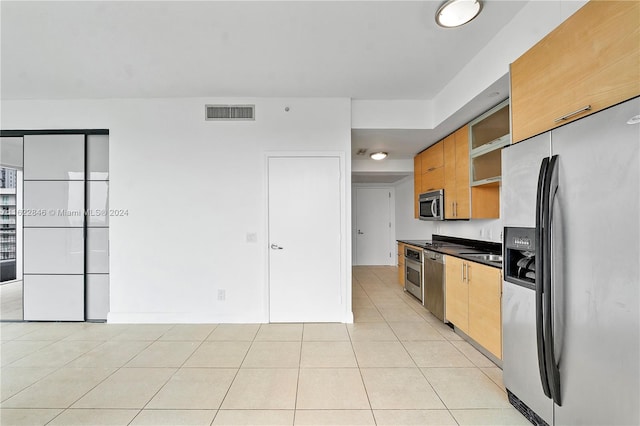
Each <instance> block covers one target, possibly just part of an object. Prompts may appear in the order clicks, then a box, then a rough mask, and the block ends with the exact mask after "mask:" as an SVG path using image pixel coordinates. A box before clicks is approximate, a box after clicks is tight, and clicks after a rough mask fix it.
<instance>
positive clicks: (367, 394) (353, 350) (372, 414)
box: [347, 322, 378, 425]
mask: <svg viewBox="0 0 640 426" xmlns="http://www.w3.org/2000/svg"><path fill="white" fill-rule="evenodd" d="M354 324H355V322H354ZM347 336H349V343H350V344H351V351H352V352H353V358H354V359H355V361H356V367H357V368H358V373H359V374H360V380H361V381H362V387H363V388H364V393H365V395H366V396H367V402H368V403H369V411H371V417H373V423H374V424H375V425H377V424H378V421H377V420H376V415H375V413H374V412H373V406H372V405H371V398H369V391H368V390H367V385H366V384H365V382H364V376H363V375H362V369H361V368H360V362H359V361H358V356H357V355H356V349H355V348H354V346H353V339H352V338H351V333H349V329H348V328H347Z"/></svg>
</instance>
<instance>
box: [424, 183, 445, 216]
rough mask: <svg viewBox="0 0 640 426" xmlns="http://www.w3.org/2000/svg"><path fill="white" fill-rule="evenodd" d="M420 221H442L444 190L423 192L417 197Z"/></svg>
mask: <svg viewBox="0 0 640 426" xmlns="http://www.w3.org/2000/svg"><path fill="white" fill-rule="evenodd" d="M418 202H419V205H420V216H419V219H420V220H444V190H442V189H439V190H437V191H431V192H425V193H424V194H420V196H419V197H418Z"/></svg>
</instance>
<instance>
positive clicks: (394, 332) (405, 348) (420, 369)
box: [374, 302, 473, 425]
mask: <svg viewBox="0 0 640 426" xmlns="http://www.w3.org/2000/svg"><path fill="white" fill-rule="evenodd" d="M405 303H406V302H405ZM374 304H375V302H374ZM407 305H408V304H407ZM409 307H410V306H409ZM410 308H411V307H410ZM411 309H413V308H411ZM384 319H385V323H386V324H387V326H388V327H389V328H390V329H391V332H392V333H393V334H394V335H395V336H396V338H397V339H398V341H399V342H400V344H401V345H402V347H403V348H404V350H405V352H407V355H409V358H411V361H413V363H414V365H415V367H416V368H417V369H418V371H419V372H420V375H421V376H422V377H424V379H425V381H426V382H427V384H428V385H429V388H431V390H432V391H433V393H434V394H435V395H436V396H437V397H438V400H440V402H441V403H442V405H443V407H445V409H446V410H447V412H448V413H449V415H450V416H451V418H452V419H453V421H454V422H456V424H458V425H459V423H458V421H457V420H456V418H455V417H454V416H453V413H451V411H450V410H449V407H448V406H447V404H445V402H444V401H443V399H442V397H441V396H440V394H439V393H438V391H437V390H436V389H435V388H434V387H433V385H432V384H431V382H430V381H429V379H428V378H427V376H425V374H424V372H423V371H422V368H420V367H419V366H418V363H417V362H416V360H415V359H414V358H413V357H412V356H411V353H410V352H409V351H408V350H407V347H406V346H405V345H404V342H403V341H402V340H401V339H400V336H398V334H397V333H396V331H395V330H394V329H393V327H391V325H390V324H389V321H387V319H386V318H384ZM423 320H424V318H423ZM424 321H425V322H426V320H424ZM436 331H437V330H436ZM443 337H444V336H443ZM452 346H453V345H452ZM456 349H457V348H456ZM463 355H464V354H463ZM469 361H470V362H471V360H469ZM472 364H473V363H472ZM374 417H375V414H374Z"/></svg>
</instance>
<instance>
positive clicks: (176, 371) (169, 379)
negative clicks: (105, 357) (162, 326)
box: [123, 324, 218, 425]
mask: <svg viewBox="0 0 640 426" xmlns="http://www.w3.org/2000/svg"><path fill="white" fill-rule="evenodd" d="M176 325H178V324H174V325H173V327H170V328H169V329H168V330H167V331H166V332H164V333H163V334H161V335H160V336H159V337H158V338H157V339H156V340H154V341H153V343H157V342H166V340H160V339H162V336H164V335H165V334H167V333H168V332H169V331H171V330H173V329H174V328H175V327H176ZM216 328H218V324H216V326H215V327H214V328H213V330H211V331H210V332H209V334H207V336H206V337H205V338H204V339H202V340H201V341H200V344H199V345H198V346H197V347H196V348H195V349H194V350H193V351H192V352H191V353H190V354H189V356H187V357H186V358H185V359H184V361H182V364H180V366H179V367H178V368H176V370H175V371H174V372H173V373H172V374H171V375H170V376H169V377H168V378H167V381H166V382H164V384H163V385H162V386H160V387H159V388H158V390H157V391H156V392H155V393H154V394H153V395H152V396H151V398H149V400H148V401H147V402H146V403H145V404H144V405H143V406H142V408H140V409H139V410H138V413H137V414H136V415H135V416H133V418H132V419H131V421H130V422H129V423H128V425H130V424H131V423H133V422H134V420H135V419H136V418H137V417H138V416H139V415H140V413H142V411H144V409H145V408H146V407H147V405H149V403H150V402H151V401H152V400H153V398H155V397H156V395H158V393H160V391H161V390H162V389H164V387H165V386H166V385H167V383H169V382H170V381H171V379H172V378H173V377H174V376H175V375H176V373H178V371H180V369H181V368H182V367H183V366H184V365H185V364H186V363H187V361H188V360H189V358H191V357H192V356H193V354H194V353H196V351H197V350H198V349H200V347H201V346H202V345H203V343H204V342H205V341H206V340H207V337H209V336H210V335H211V333H213V331H214V330H215V329H216ZM168 342H171V340H169V341H168ZM180 342H184V341H180ZM187 342H189V341H187ZM153 343H151V344H149V345H148V346H147V347H146V348H144V349H143V350H142V351H140V352H138V354H137V355H136V356H138V355H140V354H141V353H142V352H144V351H145V350H146V349H148V348H149V347H150V346H151V345H152V344H153ZM136 356H134V358H135V357H136ZM132 359H133V358H132ZM129 362H131V359H130V360H129V361H127V363H129ZM127 363H125V364H124V365H126V364H127ZM124 365H123V367H124ZM152 368H153V367H152Z"/></svg>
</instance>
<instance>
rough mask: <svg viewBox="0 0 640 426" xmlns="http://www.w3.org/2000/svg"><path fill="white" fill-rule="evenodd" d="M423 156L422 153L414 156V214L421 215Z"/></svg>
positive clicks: (416, 216) (415, 215)
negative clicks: (420, 197) (420, 198)
mask: <svg viewBox="0 0 640 426" xmlns="http://www.w3.org/2000/svg"><path fill="white" fill-rule="evenodd" d="M421 160H422V158H421V157H420V154H418V155H416V156H415V157H414V158H413V216H414V217H415V218H416V219H418V217H420V202H419V199H418V198H419V196H420V194H421V191H422V162H421Z"/></svg>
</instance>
